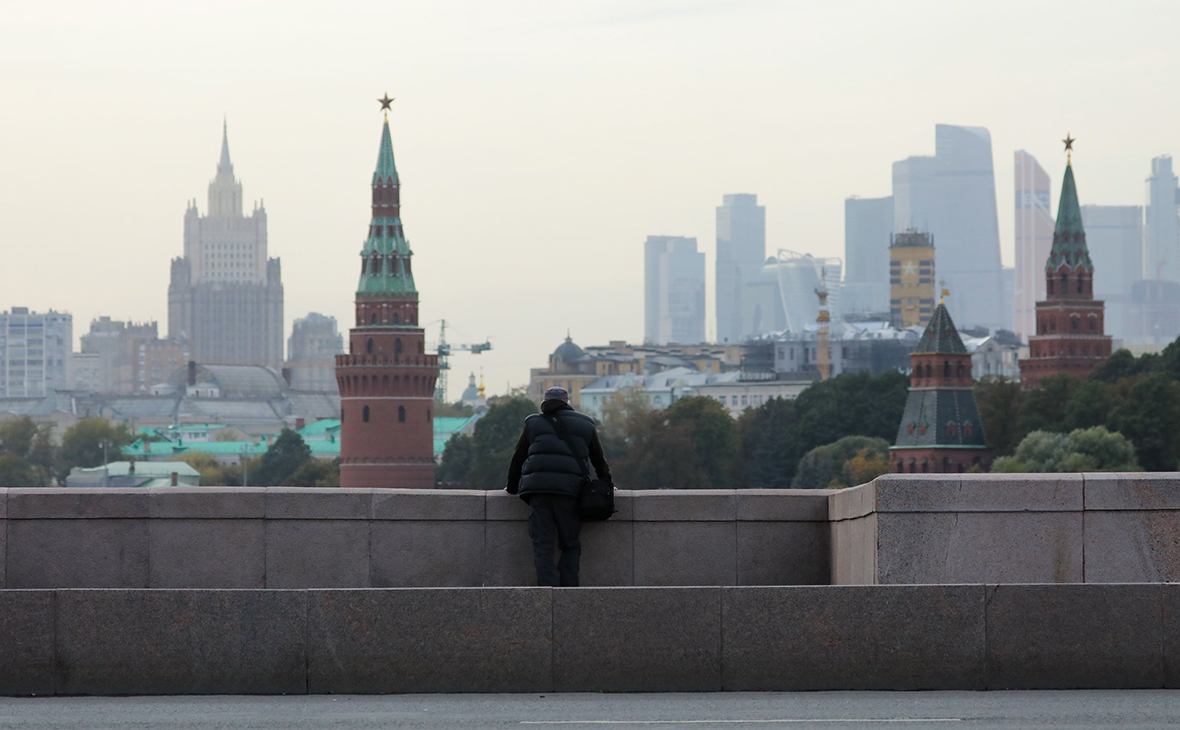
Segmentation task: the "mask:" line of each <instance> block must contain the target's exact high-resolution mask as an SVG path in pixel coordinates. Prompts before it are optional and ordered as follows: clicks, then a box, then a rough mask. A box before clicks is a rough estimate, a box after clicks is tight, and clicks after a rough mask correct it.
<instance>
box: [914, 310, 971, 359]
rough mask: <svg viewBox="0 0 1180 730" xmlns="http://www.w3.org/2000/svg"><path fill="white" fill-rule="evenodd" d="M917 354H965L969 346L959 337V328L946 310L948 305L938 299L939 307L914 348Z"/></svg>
mask: <svg viewBox="0 0 1180 730" xmlns="http://www.w3.org/2000/svg"><path fill="white" fill-rule="evenodd" d="M914 352H915V353H917V354H922V355H925V354H927V353H938V354H943V355H965V354H967V348H966V347H964V346H963V339H962V338H961V337H959V330H957V329H955V323H954V322H953V321H952V320H951V313H950V312H948V311H946V305H945V304H943V303H942V300H941V299H940V300H938V308H937V309H935V310H934V314H933V315H931V316H930V323H929V324H927V325H926V331H925V332H923V333H922V339H920V340H918V346H917V347H915V348H914Z"/></svg>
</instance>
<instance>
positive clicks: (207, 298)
mask: <svg viewBox="0 0 1180 730" xmlns="http://www.w3.org/2000/svg"><path fill="white" fill-rule="evenodd" d="M208 200H209V203H208V209H207V211H206V215H201V214H200V212H199V211H198V209H197V203H196V201H195V200H193V201H190V202H189V206H188V209H187V210H186V211H185V213H184V256H183V257H181V258H177V259H173V260H172V281H171V283H170V284H169V286H168V338H169V339H171V340H175V341H187V342H188V343H189V348H190V350H191V356H192V358H193V359H194V360H199V361H200V362H204V363H210V364H219V365H265V366H267V367H273V368H279V367H281V366H282V363H283V282H282V270H281V267H280V265H279V260H278V259H272V258H267V238H266V209H265V208H264V207H263V206H262V203H261V202H258V203H255V204H254V210H253V211H252V212H251V213H250V215H248V216H247V215H243V213H242V184H241V183H240V182H239V181H238V179H237V178H236V177H234V166H233V164H232V163H231V162H230V159H229V134H228V131H227V129H226V128H225V127H224V126H223V128H222V136H221V159H220V161H219V162H218V163H217V176H216V177H214V178H213V180H212V182H210V183H209V199H208Z"/></svg>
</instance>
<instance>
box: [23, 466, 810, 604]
mask: <svg viewBox="0 0 1180 730" xmlns="http://www.w3.org/2000/svg"><path fill="white" fill-rule="evenodd" d="M831 493H832V492H831V491H828V490H815V491H813V490H744V491H732V490H726V491H705V490H668V491H658V492H656V491H635V492H630V491H620V492H619V494H618V497H617V505H618V509H619V512H618V514H616V515H615V516H614V517H613V518H612V519H611V520H609V521H607V522H605V523H594V524H587V525H585V526H584V527H583V532H582V545H583V560H582V580H583V584H584V585H597V586H632V585H645V586H664V585H678V586H691V585H822V584H827V583H828V582H829V580H830V563H829V560H830V556H831V549H830V531H829V528H828V496H829V495H830V494H831ZM527 516H528V508H527V506H526V505H525V504H524V503H523V502H521V501H520V500H519V499H518V498H516V497H514V496H511V495H508V494H505V493H503V492H483V491H461V490H397V489H304V488H284V487H271V488H248V487H247V488H240V487H192V488H185V487H163V488H158V489H147V490H143V489H50V488H47V489H6V490H5V489H0V587H7V588H21V589H23V588H252V589H259V588H383V587H479V586H528V585H532V584H533V583H534V582H535V573H534V569H533V557H532V545H531V542H530V540H529V537H528V529H527V525H526V520H527Z"/></svg>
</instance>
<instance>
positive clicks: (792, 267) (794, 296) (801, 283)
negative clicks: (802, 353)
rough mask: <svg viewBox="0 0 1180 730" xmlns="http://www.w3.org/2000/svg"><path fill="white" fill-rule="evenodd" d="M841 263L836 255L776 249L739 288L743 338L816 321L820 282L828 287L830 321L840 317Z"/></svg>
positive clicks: (803, 326) (802, 327) (797, 328)
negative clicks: (751, 277)
mask: <svg viewBox="0 0 1180 730" xmlns="http://www.w3.org/2000/svg"><path fill="white" fill-rule="evenodd" d="M842 269H843V266H842V262H841V261H840V259H838V258H835V257H830V258H821V257H817V256H812V255H811V254H803V253H796V252H795V251H787V250H786V249H779V250H778V252H777V253H776V255H775V256H772V257H769V258H767V260H766V262H765V263H764V264H763V265H762V267H761V269H760V270H759V271H758V275H757V277H756V278H754V279H752V280H750V281H747V282H746V283H745V285H744V286H743V287H742V328H743V332H744V333H745V335H744V336H745V337H746V338H750V337H758V336H761V335H766V334H771V333H775V332H782V331H784V330H790V331H792V332H802V331H804V330H806V329H807V328H809V327H812V326H813V325H814V324H815V318H816V317H817V316H818V315H819V300H818V299H817V298H816V295H815V292H816V290H817V289H819V288H820V286H821V284H822V285H823V286H824V287H825V288H826V289H827V290H828V311H829V316H830V318H831V320H832V321H833V322H836V321H839V320H840V319H842V318H843V317H842V311H843V310H842V306H843V296H842V288H841V284H840V282H841V276H842V273H843V272H842Z"/></svg>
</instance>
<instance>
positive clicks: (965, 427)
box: [963, 421, 974, 436]
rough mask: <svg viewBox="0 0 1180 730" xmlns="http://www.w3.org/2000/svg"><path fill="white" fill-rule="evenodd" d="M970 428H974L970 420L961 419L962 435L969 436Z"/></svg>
mask: <svg viewBox="0 0 1180 730" xmlns="http://www.w3.org/2000/svg"><path fill="white" fill-rule="evenodd" d="M972 430H974V427H973V426H972V425H971V422H970V421H963V435H964V436H970V435H971V431H972Z"/></svg>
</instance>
